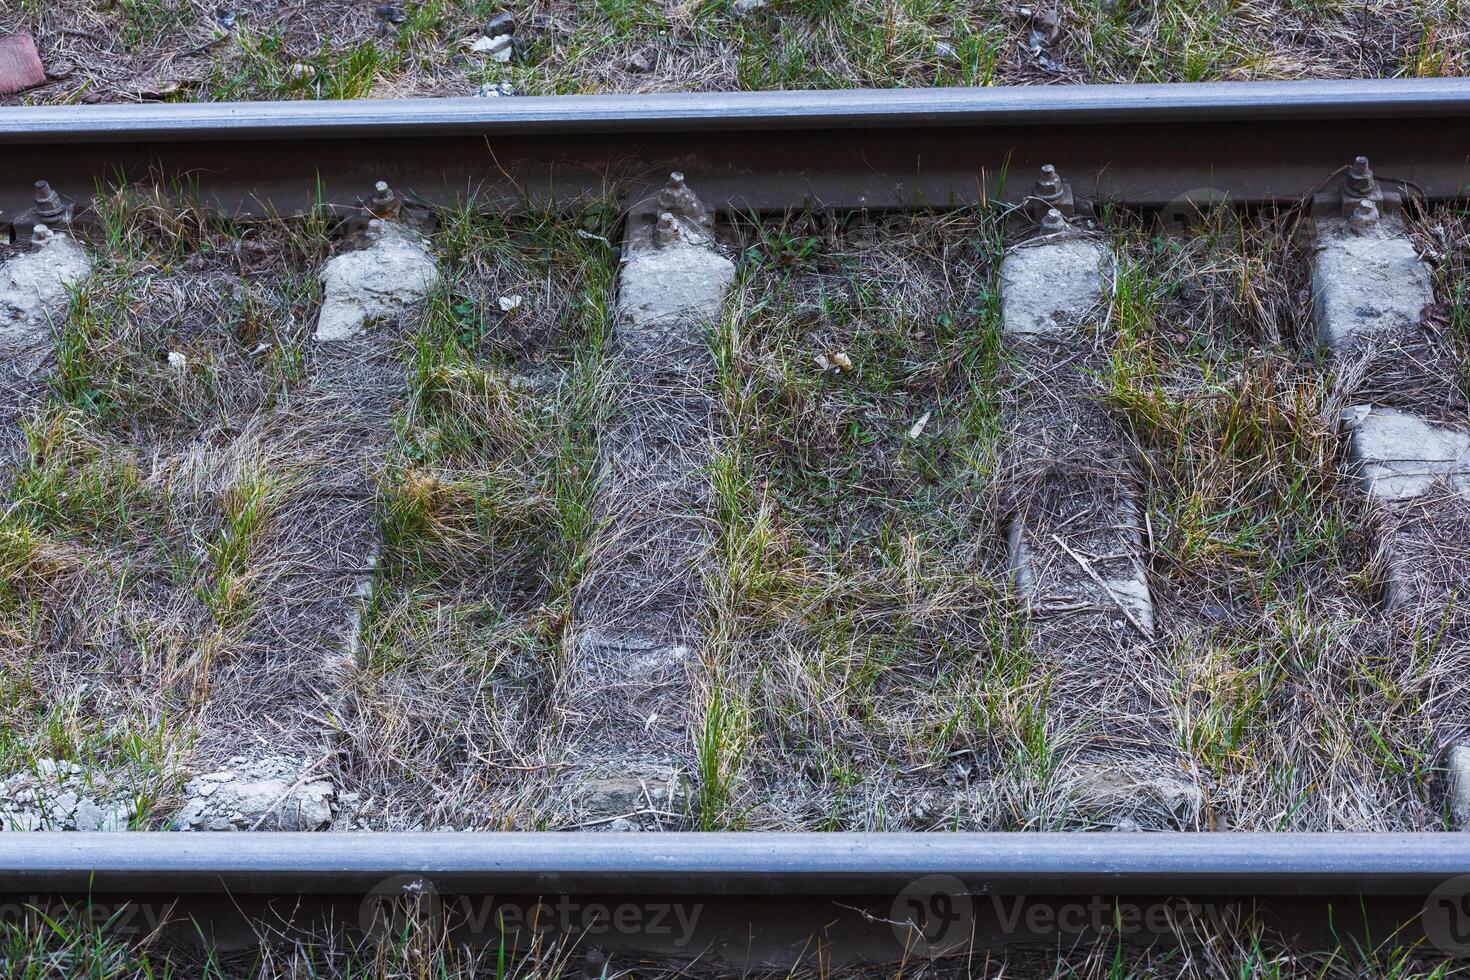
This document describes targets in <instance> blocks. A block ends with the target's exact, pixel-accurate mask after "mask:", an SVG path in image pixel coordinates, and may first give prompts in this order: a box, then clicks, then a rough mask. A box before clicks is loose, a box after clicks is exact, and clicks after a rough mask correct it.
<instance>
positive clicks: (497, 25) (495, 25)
mask: <svg viewBox="0 0 1470 980" xmlns="http://www.w3.org/2000/svg"><path fill="white" fill-rule="evenodd" d="M515 30H516V18H515V14H513V13H511V12H510V11H508V10H502V11H501V12H500V13H498V14H496V15H495V16H494V17H491V18H490V19H489V20H487V21H485V27H484V30H483V31H481V33H483V34H484V35H485V36H486V37H499V36H500V35H501V34H514V33H515Z"/></svg>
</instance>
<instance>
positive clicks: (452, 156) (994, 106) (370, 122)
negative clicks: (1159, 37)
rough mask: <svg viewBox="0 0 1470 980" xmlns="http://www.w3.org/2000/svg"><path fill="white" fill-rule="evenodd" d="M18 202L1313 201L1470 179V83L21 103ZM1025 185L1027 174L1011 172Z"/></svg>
mask: <svg viewBox="0 0 1470 980" xmlns="http://www.w3.org/2000/svg"><path fill="white" fill-rule="evenodd" d="M0 150H3V152H0V208H3V209H4V210H5V212H7V213H8V214H10V215H15V214H16V213H18V212H20V211H22V210H23V209H24V208H25V207H27V206H28V204H29V188H30V186H31V184H32V183H33V182H34V181H35V180H37V179H46V180H49V181H50V182H51V183H52V185H53V186H55V187H57V188H58V189H59V190H61V191H62V192H63V193H64V194H66V195H69V196H71V197H73V198H75V199H77V200H83V199H85V198H87V197H89V196H90V195H91V194H92V193H93V191H94V189H95V188H96V187H97V186H99V185H107V184H111V183H114V182H116V181H118V180H121V179H125V180H148V179H151V180H158V181H161V182H163V183H164V184H166V185H176V186H179V187H181V188H186V189H187V190H188V192H189V193H191V194H194V195H197V196H198V197H199V198H200V199H201V200H202V201H203V202H204V203H206V204H208V205H209V206H211V207H217V208H220V209H222V210H224V211H227V212H230V213H233V214H238V215H243V216H250V215H261V214H267V213H293V212H300V211H302V210H304V209H305V208H307V207H310V206H313V205H319V204H325V205H327V206H330V207H334V208H348V207H352V206H354V205H357V204H358V203H360V201H361V199H362V197H363V195H364V194H365V192H366V189H367V188H370V187H371V184H372V182H373V181H375V180H377V179H386V180H389V181H390V182H392V183H394V184H395V185H397V186H398V187H400V188H401V189H402V190H404V191H405V192H407V193H409V194H411V195H413V196H416V197H417V198H418V199H420V200H421V201H423V202H424V203H427V204H432V205H447V204H453V203H457V202H463V201H466V200H473V201H475V202H477V203H478V204H479V205H480V206H483V207H486V208H516V207H521V206H524V205H525V204H526V203H528V202H531V203H534V204H536V205H538V206H539V205H546V204H552V203H555V204H567V203H569V202H573V201H576V200H579V199H582V198H584V197H587V196H589V195H600V194H604V193H605V192H607V190H608V188H609V187H610V186H616V187H618V188H620V189H621V190H622V191H623V192H625V193H633V192H635V191H636V190H638V189H640V188H641V187H642V185H643V183H645V182H651V181H653V180H659V179H662V176H663V175H664V174H666V173H667V172H668V171H669V170H672V169H682V170H684V171H685V172H686V173H688V174H689V175H690V178H691V180H694V181H697V182H698V186H699V190H700V194H701V195H702V196H703V197H704V198H705V199H706V200H708V201H711V202H713V203H715V204H716V205H717V206H719V207H721V208H727V209H728V208H740V209H747V208H748V209H755V210H762V211H770V210H784V209H790V208H798V207H803V206H808V205H812V206H821V207H833V208H908V207H915V206H919V205H931V206H949V205H954V204H965V203H971V202H974V201H977V200H980V199H983V198H995V197H1000V198H1003V199H1008V200H1019V199H1020V198H1021V197H1024V195H1025V193H1026V192H1027V191H1028V190H1029V181H1030V174H1031V173H1032V172H1033V171H1034V170H1035V168H1036V167H1039V166H1040V165H1041V164H1042V163H1052V164H1054V165H1056V166H1057V167H1058V168H1059V169H1060V170H1061V171H1062V173H1063V175H1064V176H1065V177H1067V178H1068V179H1070V180H1071V181H1072V183H1073V186H1074V189H1075V191H1076V192H1077V194H1078V195H1079V196H1082V197H1086V198H1092V199H1097V200H1103V201H1118V202H1122V203H1126V204H1130V205H1139V206H1144V207H1159V206H1169V205H1170V204H1171V202H1172V203H1175V204H1177V203H1178V202H1180V201H1185V202H1189V201H1211V200H1214V201H1219V200H1222V199H1224V200H1230V201H1233V202H1236V203H1239V204H1243V205H1253V204H1261V203H1267V202H1279V201H1286V200H1296V199H1299V198H1301V197H1302V196H1303V195H1305V194H1307V193H1309V192H1310V191H1311V190H1312V189H1313V188H1314V187H1315V186H1316V185H1317V184H1318V183H1320V182H1321V180H1322V179H1323V178H1324V176H1325V175H1326V174H1327V173H1330V172H1331V171H1332V170H1334V169H1336V168H1337V167H1339V166H1341V165H1342V164H1343V163H1345V162H1346V161H1348V160H1350V159H1351V158H1352V157H1353V156H1355V155H1357V154H1360V153H1362V154H1367V155H1368V156H1370V157H1371V158H1372V159H1373V161H1374V164H1375V167H1376V169H1377V170H1378V171H1379V172H1380V173H1382V174H1385V175H1388V176H1392V177H1398V178H1402V179H1405V180H1409V181H1412V182H1414V183H1415V184H1416V185H1417V186H1418V187H1419V189H1421V190H1422V191H1423V192H1424V193H1425V194H1426V195H1427V196H1428V197H1431V198H1448V197H1455V196H1460V195H1463V194H1464V193H1465V192H1466V189H1467V187H1470V80H1467V79H1403V80H1378V81H1303V82H1246V83H1202V84H1194V85H1116V86H1113V85H1110V86H1051V87H1046V86H1043V87H1016V88H988V89H984V88H981V89H973V88H972V89H928V90H895V91H832V92H759V93H713V94H687V95H686V94H663V95H637V96H574V97H552V98H513V99H443V100H404V101H396V102H372V101H361V102H278V103H239V104H177V105H175V104H166V105H123V106H57V107H16V108H0ZM1015 173H1020V174H1023V175H1025V179H1023V180H1007V176H1008V175H1009V174H1015Z"/></svg>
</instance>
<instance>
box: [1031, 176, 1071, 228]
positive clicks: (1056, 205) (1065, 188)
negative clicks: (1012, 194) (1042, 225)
mask: <svg viewBox="0 0 1470 980" xmlns="http://www.w3.org/2000/svg"><path fill="white" fill-rule="evenodd" d="M1053 209H1055V210H1057V211H1060V212H1061V213H1062V214H1063V215H1065V216H1069V217H1070V216H1071V215H1073V214H1075V213H1076V205H1075V202H1074V200H1073V198H1072V185H1071V184H1068V183H1066V182H1065V181H1063V180H1062V176H1061V174H1059V173H1057V168H1056V167H1054V166H1052V165H1051V164H1049V163H1047V164H1043V165H1042V167H1041V174H1040V175H1039V176H1038V177H1037V178H1036V184H1035V186H1034V187H1033V188H1032V190H1031V196H1030V197H1029V198H1027V200H1026V210H1027V213H1029V214H1030V215H1031V218H1032V220H1033V221H1036V222H1038V223H1039V222H1041V221H1042V220H1043V219H1044V218H1045V217H1046V213H1047V212H1048V211H1050V210H1053Z"/></svg>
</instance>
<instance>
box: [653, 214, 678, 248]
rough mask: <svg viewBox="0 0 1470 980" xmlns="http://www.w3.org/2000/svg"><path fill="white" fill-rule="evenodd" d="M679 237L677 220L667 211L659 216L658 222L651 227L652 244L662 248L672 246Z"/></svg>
mask: <svg viewBox="0 0 1470 980" xmlns="http://www.w3.org/2000/svg"><path fill="white" fill-rule="evenodd" d="M679 237H680V236H679V220H678V219H677V218H675V217H674V215H673V214H672V213H671V212H669V211H665V212H664V213H663V214H660V215H659V216H658V222H657V223H656V224H655V225H654V226H653V244H654V245H655V246H656V247H658V248H663V247H664V246H666V245H672V244H674V242H676V241H678V240H679Z"/></svg>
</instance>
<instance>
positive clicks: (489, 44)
mask: <svg viewBox="0 0 1470 980" xmlns="http://www.w3.org/2000/svg"><path fill="white" fill-rule="evenodd" d="M513 41H514V38H513V37H512V36H511V35H509V34H497V35H495V36H494V37H485V36H484V35H481V36H480V37H477V38H475V41H474V43H473V44H471V45H470V50H471V51H473V52H475V53H476V54H488V55H489V56H490V57H491V58H492V59H493V60H495V61H498V62H501V63H504V62H507V61H509V60H510V58H511V55H512V54H513V53H514V51H515V48H514V47H513Z"/></svg>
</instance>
